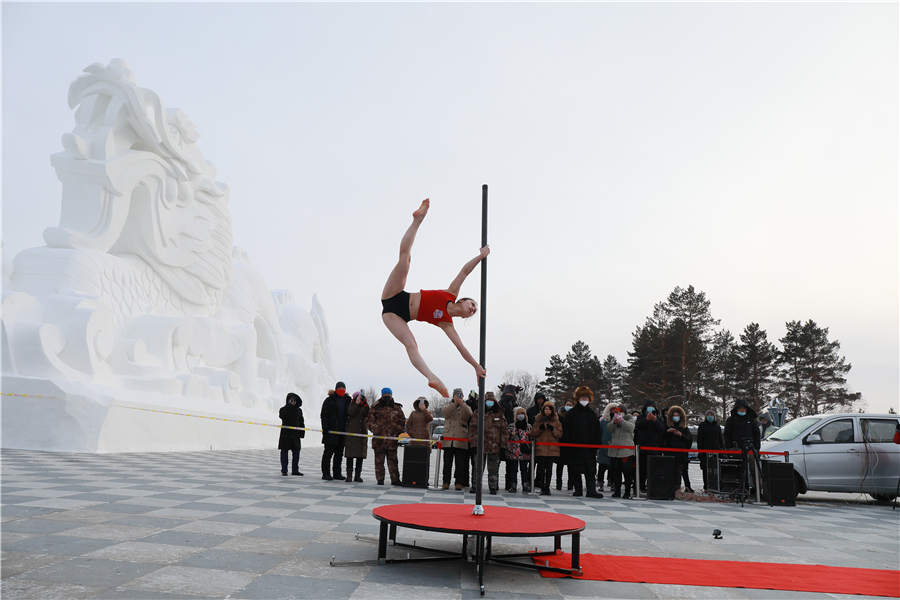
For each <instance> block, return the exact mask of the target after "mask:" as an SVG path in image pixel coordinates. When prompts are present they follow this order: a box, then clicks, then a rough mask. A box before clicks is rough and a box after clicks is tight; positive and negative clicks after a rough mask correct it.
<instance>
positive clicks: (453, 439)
mask: <svg viewBox="0 0 900 600" xmlns="http://www.w3.org/2000/svg"><path fill="white" fill-rule="evenodd" d="M441 441H444V442H469V441H470V440H469V438H457V437H442V438H441ZM508 443H510V444H531V442H529V441H525V440H509V442H508ZM534 444H535V445H536V446H559V447H563V448H619V449H623V450H634V449H635V446H613V445H611V444H572V443H568V442H534ZM640 449H641V450H656V451H661V452H696V453H697V454H741V453H742V451H741V450H698V449H692V448H662V447H660V446H640ZM755 452H756V451H754V450H751V451H750V453H751V454H754V453H755ZM759 454H769V455H773V456H785V455H787V452H763V451H760V452H759Z"/></svg>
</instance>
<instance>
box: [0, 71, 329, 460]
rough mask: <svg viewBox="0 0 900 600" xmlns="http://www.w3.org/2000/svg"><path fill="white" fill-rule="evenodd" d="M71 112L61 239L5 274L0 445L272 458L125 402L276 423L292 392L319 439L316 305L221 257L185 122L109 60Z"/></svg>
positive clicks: (81, 83)
mask: <svg viewBox="0 0 900 600" xmlns="http://www.w3.org/2000/svg"><path fill="white" fill-rule="evenodd" d="M69 106H70V107H71V108H73V109H76V110H75V123H76V124H75V128H74V130H73V131H72V132H71V133H66V134H65V135H63V138H62V145H63V148H64V150H63V151H62V152H59V153H57V154H54V155H52V157H51V162H52V165H53V167H54V168H55V169H56V174H57V176H58V177H59V180H60V181H61V182H62V188H63V189H62V214H61V218H60V223H59V226H58V227H51V228H48V229H47V230H46V231H44V240H45V241H46V243H47V245H46V246H45V247H40V248H31V249H28V250H25V251H23V252H21V253H19V254H18V255H17V256H16V258H15V260H14V263H13V266H12V272H11V273H7V272H6V269H4V271H5V272H4V290H3V328H2V336H3V337H2V352H3V392H4V396H3V401H2V407H3V412H2V419H3V430H2V433H3V437H2V444H3V447H6V448H33V449H45V450H66V451H89V452H116V451H130V450H142V451H143V450H190V449H210V448H214V449H221V448H232V449H234V448H253V447H274V446H275V443H276V441H277V438H278V431H277V430H275V429H271V428H266V427H257V426H250V425H238V424H232V423H226V422H221V421H213V420H204V419H196V418H189V417H181V416H171V415H167V414H162V413H153V412H149V411H136V410H132V409H130V408H126V406H131V407H138V408H143V409H159V410H168V411H173V410H174V411H180V412H191V413H197V414H204V415H211V416H220V417H226V418H239V419H253V420H260V421H266V422H270V423H271V422H276V421H277V419H275V416H276V415H277V409H278V407H279V406H280V405H281V404H282V403H283V401H284V396H285V394H286V392H288V391H295V392H297V393H298V394H300V396H301V397H302V398H303V399H304V412H305V414H306V416H307V420H308V421H310V423H311V424H313V425H314V424H315V423H316V422H317V418H315V417H316V416H317V415H318V408H319V404H320V402H321V399H322V398H324V396H325V392H326V390H327V388H328V386H329V384H331V383H333V381H334V377H333V376H332V364H331V357H330V355H329V342H328V329H327V327H326V325H325V316H324V314H323V311H322V307H321V306H320V305H319V302H318V300H317V299H316V298H315V297H313V299H312V307H311V310H310V311H307V310H305V309H304V308H302V307H300V306H299V305H297V304H296V303H295V302H294V299H293V297H292V295H291V294H290V293H289V292H287V291H276V292H274V293H270V292H269V289H268V287H267V286H266V282H265V281H264V280H263V278H262V276H261V275H260V273H259V271H257V270H256V269H255V268H254V267H253V265H252V264H251V263H250V261H249V260H248V258H247V256H246V254H245V253H244V252H243V251H241V250H240V249H238V248H236V247H234V245H233V243H232V230H231V216H230V212H229V207H228V203H229V193H228V188H227V186H225V184H223V183H221V182H218V181H216V179H215V176H216V172H215V169H214V168H213V166H212V165H211V164H210V163H208V162H207V161H206V160H205V159H204V158H203V155H202V154H201V153H200V150H199V148H198V146H197V140H198V137H199V136H198V133H197V129H196V128H195V126H194V124H193V123H192V122H191V121H190V120H189V119H188V117H187V116H186V115H185V114H184V113H183V112H182V111H180V110H178V109H171V108H170V109H167V108H166V107H165V106H164V105H163V103H162V101H161V100H160V98H159V96H157V95H156V94H155V93H154V92H152V91H151V90H147V89H144V88H140V87H138V86H137V85H136V84H135V81H134V76H133V75H132V73H131V71H130V70H129V69H128V67H127V66H126V64H125V63H124V62H123V61H121V60H118V59H116V60H113V61H112V62H110V64H109V65H108V66H103V65H101V64H93V65H91V66H89V67H88V68H86V69H85V74H84V75H82V76H80V77H79V78H78V79H76V80H75V81H74V82H73V83H72V85H71V86H70V88H69ZM8 225H9V224H8ZM8 394H25V395H24V396H10V395H8ZM37 396H43V397H37ZM310 417H312V418H310ZM314 437H315V436H313V438H314ZM308 439H309V436H308Z"/></svg>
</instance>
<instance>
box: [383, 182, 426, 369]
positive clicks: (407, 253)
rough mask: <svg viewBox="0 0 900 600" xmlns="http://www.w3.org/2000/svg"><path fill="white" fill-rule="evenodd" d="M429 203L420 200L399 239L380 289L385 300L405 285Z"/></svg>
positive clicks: (400, 290)
mask: <svg viewBox="0 0 900 600" xmlns="http://www.w3.org/2000/svg"><path fill="white" fill-rule="evenodd" d="M430 204H431V201H430V200H429V199H428V198H425V199H424V200H422V204H420V205H419V208H418V209H416V211H415V212H414V213H413V222H412V224H411V225H410V226H409V228H408V229H407V230H406V233H404V234H403V238H402V239H401V240H400V258H399V260H398V261H397V264H396V265H394V268H393V269H392V270H391V274H390V275H388V279H387V282H386V283H385V284H384V289H383V290H382V291H381V299H382V300H387V299H388V298H390V297H391V296H395V295H397V294H399V293H400V292H402V291H403V289H404V288H405V287H406V276H407V275H408V274H409V263H410V261H411V260H412V254H411V253H412V246H413V242H414V241H415V240H416V232H418V231H419V225H421V224H422V221H424V220H425V215H426V214H428V207H429V205H430ZM394 335H396V334H394ZM419 370H421V369H419Z"/></svg>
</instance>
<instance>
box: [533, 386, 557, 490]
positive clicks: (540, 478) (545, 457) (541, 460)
mask: <svg viewBox="0 0 900 600" xmlns="http://www.w3.org/2000/svg"><path fill="white" fill-rule="evenodd" d="M528 436H529V437H531V438H533V439H534V441H535V442H536V443H537V445H536V446H535V448H534V454H535V458H536V460H537V477H536V479H535V487H540V488H541V496H549V495H550V476H551V471H552V470H553V461H554V460H555V459H556V458H558V457H559V446H544V445H541V442H549V443H551V444H553V443H556V442H559V438H561V437H562V423H560V422H559V417H557V416H556V407H555V406H554V405H553V403H552V402H550V401H549V400H547V401H545V402H544V403H543V404H542V405H541V413H540V414H539V415H538V416H537V417H536V418H535V420H534V425H532V426H531V430H530V431H529V432H528Z"/></svg>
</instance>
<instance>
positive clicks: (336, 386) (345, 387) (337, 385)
mask: <svg viewBox="0 0 900 600" xmlns="http://www.w3.org/2000/svg"><path fill="white" fill-rule="evenodd" d="M341 388H344V389H345V390H346V389H347V386H346V385H344V382H343V381H338V382H337V383H336V384H334V389H336V390H339V389H341Z"/></svg>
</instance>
